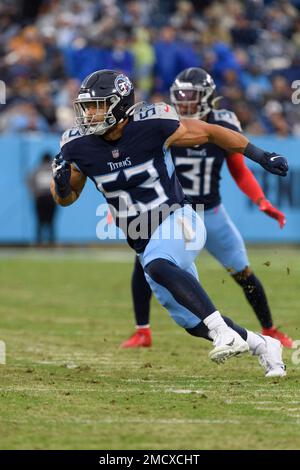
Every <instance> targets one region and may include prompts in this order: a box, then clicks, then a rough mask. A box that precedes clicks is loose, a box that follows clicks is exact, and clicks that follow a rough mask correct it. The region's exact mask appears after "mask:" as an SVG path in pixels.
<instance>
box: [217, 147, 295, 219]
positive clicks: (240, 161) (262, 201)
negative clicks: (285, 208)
mask: <svg viewBox="0 0 300 470" xmlns="http://www.w3.org/2000/svg"><path fill="white" fill-rule="evenodd" d="M226 162H227V166H228V169H229V171H230V174H231V176H232V177H233V179H234V180H235V182H236V184H237V185H238V187H239V188H240V189H241V190H242V191H243V193H244V194H246V196H248V197H249V199H251V201H253V202H254V204H257V205H258V207H259V209H260V210H261V211H262V212H264V213H265V214H266V215H268V216H269V217H272V218H273V219H276V220H277V221H278V223H279V226H280V228H283V227H284V225H285V223H286V218H285V215H284V213H283V212H281V211H280V210H279V209H277V208H276V207H274V206H273V205H272V204H271V202H270V201H268V199H267V198H266V196H265V194H264V192H263V190H262V188H261V186H260V184H259V182H258V181H257V179H256V178H255V176H254V174H253V173H252V171H251V170H250V169H249V168H248V167H247V165H246V162H245V159H244V156H243V155H242V154H241V153H232V154H229V155H228V157H227V158H226Z"/></svg>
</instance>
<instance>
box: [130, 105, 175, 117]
mask: <svg viewBox="0 0 300 470" xmlns="http://www.w3.org/2000/svg"><path fill="white" fill-rule="evenodd" d="M147 119H171V120H175V121H179V117H178V114H177V113H176V111H175V109H174V108H173V106H170V105H169V104H166V103H163V102H162V103H155V104H145V105H144V106H141V107H140V108H137V109H136V111H135V112H134V115H133V120H134V121H145V120H147Z"/></svg>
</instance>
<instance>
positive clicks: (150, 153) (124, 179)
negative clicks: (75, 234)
mask: <svg viewBox="0 0 300 470" xmlns="http://www.w3.org/2000/svg"><path fill="white" fill-rule="evenodd" d="M178 126H179V119H178V116H177V114H176V111H175V110H174V109H173V108H172V107H171V106H169V105H166V104H165V103H157V104H152V105H147V104H143V105H142V106H140V107H139V108H137V109H136V110H135V112H134V115H133V116H132V117H131V118H130V120H129V122H128V124H127V125H126V126H125V127H124V129H123V135H122V137H121V138H120V139H118V140H115V141H108V140H105V138H104V137H103V136H98V135H95V134H93V135H87V136H82V135H80V133H79V131H78V129H76V128H74V129H70V130H68V131H66V132H65V133H64V135H63V137H62V142H61V154H62V156H63V158H64V159H65V160H67V161H68V162H70V163H73V164H74V166H75V167H76V168H77V169H78V170H79V171H81V172H82V173H83V174H84V175H85V176H87V177H88V178H90V179H91V180H92V181H93V182H94V183H95V185H96V188H97V189H98V190H99V191H101V192H102V193H103V195H104V196H105V198H106V200H107V202H108V203H109V204H110V205H111V206H112V208H113V210H112V213H113V216H114V219H115V222H116V224H117V225H118V226H119V227H120V228H122V229H123V231H124V232H125V235H126V236H127V240H128V243H129V245H130V246H131V247H132V248H134V249H135V250H136V251H137V252H138V253H140V252H142V251H143V250H144V248H145V246H146V244H147V242H148V240H149V238H150V236H151V234H152V233H153V231H154V230H155V228H156V226H157V225H156V226H155V224H153V223H152V224H150V222H151V220H152V221H153V220H156V219H155V217H152V215H153V212H159V208H160V207H161V206H162V205H163V204H166V205H167V206H168V207H171V206H172V205H173V204H180V205H183V204H184V193H183V191H182V188H181V185H180V183H179V181H178V179H177V176H176V173H175V167H174V163H173V161H172V157H171V152H170V150H167V149H166V148H165V146H164V144H165V142H166V139H167V138H168V137H169V136H170V135H172V134H173V133H174V132H175V131H176V130H177V128H178ZM135 219H137V220H140V221H143V224H144V226H145V224H147V233H146V235H145V232H144V229H143V232H142V236H139V237H137V236H136V233H135V234H134V236H133V235H132V233H131V231H130V224H131V227H132V226H133V225H134V224H132V222H133V221H135ZM160 222H161V219H160V220H159V222H158V223H160ZM144 228H145V227H144Z"/></svg>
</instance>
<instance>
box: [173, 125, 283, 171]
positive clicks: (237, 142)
mask: <svg viewBox="0 0 300 470" xmlns="http://www.w3.org/2000/svg"><path fill="white" fill-rule="evenodd" d="M207 143H212V144H216V145H218V146H219V147H221V148H223V149H225V150H227V151H228V152H229V153H242V154H243V155H245V156H246V157H248V158H250V159H251V160H253V161H255V162H257V163H259V164H260V165H261V166H262V167H263V168H264V169H265V170H267V171H269V172H270V173H274V174H275V175H280V176H286V174H287V171H288V164H287V160H286V158H284V157H282V156H281V155H277V154H276V153H270V152H265V151H264V150H262V149H260V148H259V147H256V146H255V145H253V144H251V143H250V142H249V140H248V139H247V138H246V137H245V136H244V135H243V134H240V133H239V132H235V131H233V130H231V129H227V128H225V127H222V126H217V125H216V124H208V123H206V122H204V121H198V120H196V119H182V120H181V122H180V125H179V127H178V129H177V130H176V131H175V132H174V133H173V134H172V135H171V136H170V137H169V138H168V139H167V142H166V145H167V146H168V147H169V146H171V145H175V146H178V147H193V146H195V145H203V144H207Z"/></svg>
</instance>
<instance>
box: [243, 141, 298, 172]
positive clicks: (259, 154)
mask: <svg viewBox="0 0 300 470" xmlns="http://www.w3.org/2000/svg"><path fill="white" fill-rule="evenodd" d="M244 155H245V156H246V157H248V158H250V159H251V160H253V161H254V162H257V163H259V164H260V165H261V166H262V167H263V168H264V169H265V170H267V171H269V172H270V173H274V175H279V176H286V175H287V172H288V169H289V166H288V163H287V159H286V158H285V157H283V156H282V155H278V154H277V153H274V152H273V153H270V152H265V151H264V150H262V149H260V148H259V147H256V146H255V145H253V144H251V143H250V142H249V143H248V145H247V147H246V148H245V150H244Z"/></svg>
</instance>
